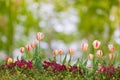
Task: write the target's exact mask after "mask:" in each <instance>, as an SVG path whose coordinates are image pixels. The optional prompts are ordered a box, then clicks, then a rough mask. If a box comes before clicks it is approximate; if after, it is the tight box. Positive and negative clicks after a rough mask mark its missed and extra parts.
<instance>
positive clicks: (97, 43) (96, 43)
mask: <svg viewBox="0 0 120 80" xmlns="http://www.w3.org/2000/svg"><path fill="white" fill-rule="evenodd" d="M100 44H101V42H100V41H98V40H95V41H93V47H94V49H98V48H99V47H100Z"/></svg>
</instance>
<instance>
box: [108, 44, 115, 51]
mask: <svg viewBox="0 0 120 80" xmlns="http://www.w3.org/2000/svg"><path fill="white" fill-rule="evenodd" d="M108 49H109V51H110V52H114V50H115V48H114V46H113V44H109V45H108Z"/></svg>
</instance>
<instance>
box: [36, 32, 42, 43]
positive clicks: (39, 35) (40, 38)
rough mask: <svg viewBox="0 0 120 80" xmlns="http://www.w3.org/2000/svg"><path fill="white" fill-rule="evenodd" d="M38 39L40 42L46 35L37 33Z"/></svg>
mask: <svg viewBox="0 0 120 80" xmlns="http://www.w3.org/2000/svg"><path fill="white" fill-rule="evenodd" d="M36 38H37V40H38V41H41V40H42V39H43V38H44V34H43V33H41V32H37V34H36Z"/></svg>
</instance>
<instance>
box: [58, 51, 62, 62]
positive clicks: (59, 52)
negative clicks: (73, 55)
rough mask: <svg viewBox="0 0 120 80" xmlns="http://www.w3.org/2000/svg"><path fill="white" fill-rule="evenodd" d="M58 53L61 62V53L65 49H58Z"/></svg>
mask: <svg viewBox="0 0 120 80" xmlns="http://www.w3.org/2000/svg"><path fill="white" fill-rule="evenodd" d="M58 54H60V63H61V62H62V60H61V55H62V54H63V49H58Z"/></svg>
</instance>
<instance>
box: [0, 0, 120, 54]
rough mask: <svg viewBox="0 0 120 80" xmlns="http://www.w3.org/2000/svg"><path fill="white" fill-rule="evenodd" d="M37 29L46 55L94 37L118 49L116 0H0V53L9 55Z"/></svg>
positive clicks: (118, 2) (119, 28)
mask: <svg viewBox="0 0 120 80" xmlns="http://www.w3.org/2000/svg"><path fill="white" fill-rule="evenodd" d="M38 31H39V32H43V33H44V34H45V39H44V41H42V43H41V48H42V50H43V52H45V53H46V54H48V55H49V53H50V51H52V49H55V48H64V49H67V47H74V48H75V50H79V49H80V44H79V43H80V42H81V41H82V40H88V42H89V43H90V44H92V41H93V40H95V39H98V40H101V41H102V42H103V45H105V44H108V43H114V44H115V47H116V49H117V50H118V52H120V0H0V51H1V52H4V53H6V54H8V55H12V53H13V51H14V50H15V49H18V48H19V47H21V46H24V45H26V44H27V43H29V42H30V41H31V40H33V39H35V35H36V32H38ZM104 43H105V44H104ZM102 49H103V51H104V52H105V50H106V49H107V46H103V47H102ZM78 53H79V51H78Z"/></svg>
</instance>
